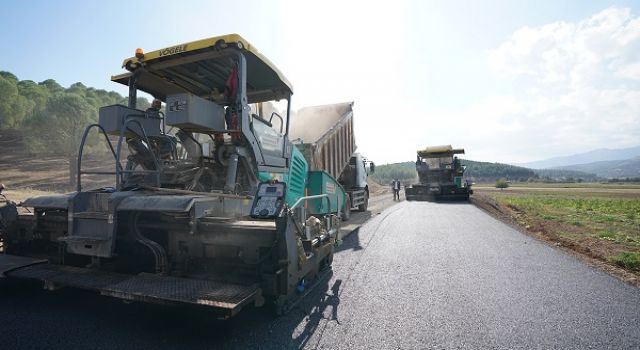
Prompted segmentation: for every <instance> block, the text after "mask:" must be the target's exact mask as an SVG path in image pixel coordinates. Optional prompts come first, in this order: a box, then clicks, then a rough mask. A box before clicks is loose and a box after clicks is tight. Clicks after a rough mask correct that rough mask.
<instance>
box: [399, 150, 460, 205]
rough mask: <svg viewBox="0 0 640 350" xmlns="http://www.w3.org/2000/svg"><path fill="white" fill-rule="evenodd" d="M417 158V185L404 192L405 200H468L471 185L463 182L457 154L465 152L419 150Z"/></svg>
mask: <svg viewBox="0 0 640 350" xmlns="http://www.w3.org/2000/svg"><path fill="white" fill-rule="evenodd" d="M417 153H418V155H417V159H416V171H417V172H418V183H417V184H414V185H411V187H407V188H406V189H405V195H406V198H407V200H409V201H411V200H468V199H469V195H471V194H473V190H472V189H471V184H470V183H469V182H468V181H465V180H464V179H463V176H464V171H465V167H464V165H462V164H461V162H460V159H458V157H457V156H456V155H457V154H464V149H462V148H458V149H454V148H453V147H451V145H444V146H432V147H427V148H425V149H423V150H419V151H418V152H417Z"/></svg>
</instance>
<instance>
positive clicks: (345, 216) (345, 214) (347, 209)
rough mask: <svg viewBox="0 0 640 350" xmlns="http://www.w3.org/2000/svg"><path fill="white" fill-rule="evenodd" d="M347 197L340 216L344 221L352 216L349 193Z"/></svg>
mask: <svg viewBox="0 0 640 350" xmlns="http://www.w3.org/2000/svg"><path fill="white" fill-rule="evenodd" d="M345 198H346V201H345V203H344V207H343V208H342V212H341V214H342V215H340V217H341V219H342V221H349V218H350V217H351V196H349V194H348V193H347V195H346V197H345Z"/></svg>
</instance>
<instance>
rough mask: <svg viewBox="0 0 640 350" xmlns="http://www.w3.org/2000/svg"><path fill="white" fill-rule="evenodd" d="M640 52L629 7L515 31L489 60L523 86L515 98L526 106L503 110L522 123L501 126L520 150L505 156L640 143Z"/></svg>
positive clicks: (639, 23)
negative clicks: (506, 127)
mask: <svg viewBox="0 0 640 350" xmlns="http://www.w3.org/2000/svg"><path fill="white" fill-rule="evenodd" d="M639 59H640V18H638V17H634V16H632V14H631V11H630V10H629V9H622V8H609V9H606V10H603V11H601V12H599V13H596V14H594V15H592V16H591V17H589V18H587V19H584V20H582V21H579V22H576V23H568V22H556V23H550V24H546V25H543V26H540V27H525V28H521V29H519V30H517V31H515V32H514V33H513V34H512V35H511V36H510V37H509V38H508V39H507V40H506V41H505V42H503V43H502V44H500V45H499V46H498V47H497V48H496V49H493V50H491V51H489V53H488V63H489V66H490V67H491V68H492V69H493V70H494V71H495V72H497V73H498V74H500V75H501V76H502V77H504V78H508V79H512V80H513V84H514V86H515V87H517V90H514V92H513V96H512V99H511V104H512V105H513V106H519V108H517V107H513V108H512V110H511V111H504V110H500V109H499V108H498V109H496V110H495V113H496V114H498V115H501V116H502V117H511V118H513V119H514V120H517V121H518V123H517V125H520V126H522V128H520V129H516V128H514V129H509V131H507V132H503V131H501V129H497V130H496V134H495V137H496V139H500V140H509V142H510V143H511V144H510V146H509V147H510V149H511V150H512V151H513V152H514V153H513V154H511V155H508V154H504V155H503V156H505V157H508V159H510V160H512V161H524V160H534V159H536V158H544V157H548V156H553V155H564V154H568V153H573V152H580V151H586V150H590V149H593V148H598V147H626V146H634V145H638V144H639V143H640V64H638V63H637V62H638V61H639ZM496 106H498V105H497V104H496ZM468 113H473V111H469V112H468ZM494 119H496V120H500V118H498V117H494ZM514 123H515V122H514ZM498 153H499V152H498ZM492 158H493V159H496V158H495V157H492Z"/></svg>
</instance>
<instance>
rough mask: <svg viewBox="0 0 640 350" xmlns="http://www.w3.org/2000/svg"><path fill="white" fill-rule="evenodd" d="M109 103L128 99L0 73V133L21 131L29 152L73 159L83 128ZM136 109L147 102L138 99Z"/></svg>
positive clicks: (52, 81) (119, 102) (78, 85)
mask: <svg viewBox="0 0 640 350" xmlns="http://www.w3.org/2000/svg"><path fill="white" fill-rule="evenodd" d="M112 104H125V105H126V104H127V98H126V97H123V96H122V95H120V94H119V93H117V92H114V91H106V90H101V89H94V88H92V87H87V86H85V85H84V84H82V83H79V82H78V83H75V84H72V85H71V86H69V87H68V88H65V87H63V86H61V85H60V84H58V82H56V81H55V80H53V79H47V80H44V81H41V82H39V83H36V82H34V81H32V80H19V79H18V77H17V76H15V75H14V74H12V73H10V72H6V71H0V131H1V130H17V131H20V132H21V133H22V135H23V137H24V145H25V147H26V148H27V150H28V151H29V152H30V153H34V154H47V155H66V156H69V157H73V156H75V155H76V153H77V152H78V146H79V142H80V139H81V137H82V133H83V132H84V129H85V127H86V126H87V125H89V124H91V123H96V122H97V121H98V109H99V108H100V107H102V106H107V105H112ZM138 106H139V108H143V109H144V108H147V107H148V106H149V101H147V99H145V98H138Z"/></svg>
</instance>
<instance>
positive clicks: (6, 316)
mask: <svg viewBox="0 0 640 350" xmlns="http://www.w3.org/2000/svg"><path fill="white" fill-rule="evenodd" d="M375 214H377V213H373V217H372V218H371V219H370V220H369V221H368V222H367V223H366V224H365V225H364V226H362V227H360V228H359V229H357V230H356V231H354V232H353V233H352V234H351V235H349V236H348V237H346V238H345V240H344V242H343V244H342V245H341V246H340V247H339V248H338V252H337V253H336V255H335V259H334V266H333V272H332V273H331V274H330V275H329V276H328V277H327V278H326V279H324V280H323V281H321V282H320V284H319V285H318V286H317V288H316V289H315V290H314V291H313V292H312V293H311V294H309V295H308V296H307V297H306V298H305V299H304V300H303V302H301V303H300V304H299V305H298V306H297V307H296V308H294V309H293V310H292V311H291V312H290V313H289V314H287V315H286V316H283V317H279V318H273V317H272V316H271V314H269V313H268V312H267V311H266V310H264V309H253V308H250V309H247V310H243V312H242V313H241V314H240V315H239V316H237V317H235V318H233V319H231V320H228V321H218V320H215V319H213V318H212V317H210V315H208V314H207V313H206V310H203V309H196V310H183V309H176V308H172V307H166V306H151V305H141V304H124V303H122V302H120V301H118V300H115V299H110V298H106V297H100V296H97V295H94V294H92V293H89V292H82V291H75V290H66V289H62V290H59V291H55V292H45V291H43V290H41V289H39V288H38V286H37V285H32V284H22V283H20V284H18V283H16V282H11V281H0V325H2V330H3V331H2V334H1V335H0V348H3V349H4V348H6V349H30V348H41V349H45V348H46V349H56V348H64V349H76V348H80V349H85V348H91V349H217V348H234V349H289V348H308V349H350V350H352V349H638V348H640V289H637V288H635V287H632V286H630V285H627V284H625V283H623V282H621V281H619V280H617V279H615V278H613V277H611V276H609V275H607V274H606V273H604V272H602V271H600V270H597V269H595V268H593V267H590V266H588V265H586V264H584V263H583V262H581V261H578V260H577V259H575V258H574V257H572V256H569V255H567V254H565V253H564V252H562V251H559V250H557V249H555V248H553V247H551V246H549V245H547V244H545V243H543V242H539V241H536V240H535V239H532V238H530V237H528V236H526V235H523V234H522V233H520V232H518V231H516V230H514V229H512V228H511V227H509V226H507V225H505V224H503V223H501V222H499V221H497V220H496V219H494V218H492V217H491V216H489V215H487V214H486V213H484V212H483V211H481V210H480V209H478V208H476V207H474V206H473V205H471V204H468V203H430V202H402V203H399V204H396V205H394V206H392V207H390V208H387V209H386V210H384V211H382V212H381V213H380V214H379V215H375ZM359 215H364V214H359Z"/></svg>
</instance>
